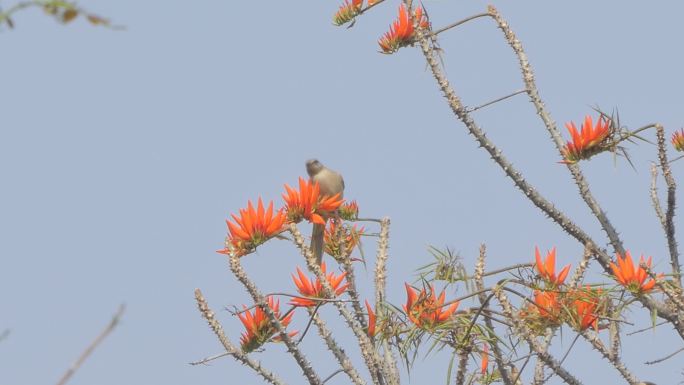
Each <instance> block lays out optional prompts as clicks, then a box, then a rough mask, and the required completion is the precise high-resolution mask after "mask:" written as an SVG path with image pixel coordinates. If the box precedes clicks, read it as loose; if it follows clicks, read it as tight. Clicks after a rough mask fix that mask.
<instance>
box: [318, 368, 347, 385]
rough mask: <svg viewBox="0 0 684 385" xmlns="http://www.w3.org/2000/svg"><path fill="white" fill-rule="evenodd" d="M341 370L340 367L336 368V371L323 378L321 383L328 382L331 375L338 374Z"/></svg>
mask: <svg viewBox="0 0 684 385" xmlns="http://www.w3.org/2000/svg"><path fill="white" fill-rule="evenodd" d="M342 372H343V370H342V369H337V370H336V371H334V372H332V373H331V374H330V375H329V376H328V377H326V378H325V379H323V383H324V384H325V383H326V382H328V380H331V379H332V378H333V377H335V376H336V375H338V374H340V373H342Z"/></svg>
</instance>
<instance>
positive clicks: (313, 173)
mask: <svg viewBox="0 0 684 385" xmlns="http://www.w3.org/2000/svg"><path fill="white" fill-rule="evenodd" d="M306 172H307V174H309V178H310V180H311V183H316V182H318V185H319V187H320V193H321V195H322V196H333V195H335V194H340V198H342V196H343V195H344V179H343V178H342V175H340V173H338V172H336V171H333V170H331V169H329V168H327V167H325V166H324V165H323V163H321V162H319V161H318V159H309V160H307V161H306ZM324 231H325V225H320V224H316V223H314V225H313V229H312V230H311V251H312V253H313V255H314V257H315V258H316V263H318V265H319V266H320V264H321V260H322V259H323V232H324Z"/></svg>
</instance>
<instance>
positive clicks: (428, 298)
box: [403, 283, 459, 329]
mask: <svg viewBox="0 0 684 385" xmlns="http://www.w3.org/2000/svg"><path fill="white" fill-rule="evenodd" d="M404 285H405V286H406V296H407V300H406V304H405V305H403V306H404V311H405V312H406V315H407V316H408V318H409V319H410V320H411V322H413V323H414V324H415V325H416V326H418V327H420V328H424V329H434V328H436V327H439V326H441V325H444V324H445V323H447V322H448V321H449V319H450V318H451V316H452V315H453V314H454V312H455V311H456V309H457V308H458V304H459V302H458V301H457V302H454V303H452V304H451V305H449V307H448V308H446V309H444V306H445V305H444V299H445V293H444V291H442V292H441V293H440V295H439V297H437V296H435V289H434V288H433V287H432V286H430V287H429V288H423V289H422V290H421V291H420V292H418V291H417V290H416V289H414V288H413V287H411V286H410V285H409V284H408V283H405V284H404Z"/></svg>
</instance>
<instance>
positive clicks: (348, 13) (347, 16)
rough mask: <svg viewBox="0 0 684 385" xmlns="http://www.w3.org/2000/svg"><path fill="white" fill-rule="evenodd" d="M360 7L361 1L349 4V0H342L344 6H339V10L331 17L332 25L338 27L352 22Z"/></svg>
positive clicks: (355, 0) (353, 0) (357, 0)
mask: <svg viewBox="0 0 684 385" xmlns="http://www.w3.org/2000/svg"><path fill="white" fill-rule="evenodd" d="M362 6H363V0H352V2H351V4H350V3H349V0H344V4H342V5H341V6H340V9H338V10H337V13H335V16H333V24H335V25H338V26H339V25H342V24H346V23H348V22H350V21H352V20H353V19H354V17H356V15H358V14H359V11H361V7H362Z"/></svg>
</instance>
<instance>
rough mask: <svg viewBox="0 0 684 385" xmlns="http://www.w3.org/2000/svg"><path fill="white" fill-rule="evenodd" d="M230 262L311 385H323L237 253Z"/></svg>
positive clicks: (234, 271)
mask: <svg viewBox="0 0 684 385" xmlns="http://www.w3.org/2000/svg"><path fill="white" fill-rule="evenodd" d="M229 262H230V270H231V271H232V272H233V274H234V275H235V277H236V278H237V279H238V281H240V283H242V285H243V286H244V287H245V289H247V292H249V295H250V296H251V297H252V299H253V300H254V302H255V303H257V304H258V305H259V306H260V307H261V310H263V312H264V313H265V314H266V316H267V317H268V319H269V321H270V322H271V326H273V327H274V328H275V329H276V330H277V331H278V335H279V336H280V338H281V339H282V341H283V342H284V343H285V346H287V350H288V352H290V354H292V357H294V359H295V361H296V362H297V364H298V365H299V367H300V368H302V371H303V372H304V373H303V374H304V376H305V377H306V378H307V380H309V383H310V384H311V385H322V382H321V379H320V377H319V376H318V374H316V372H315V371H314V369H313V367H312V366H311V363H310V362H309V360H307V359H306V357H304V355H303V354H302V352H301V351H300V350H299V348H298V347H297V345H296V344H295V343H294V342H293V341H292V338H290V336H289V335H288V334H287V331H285V328H284V327H283V324H282V323H281V322H280V320H279V319H278V317H276V315H275V313H274V312H273V309H271V307H270V306H268V304H267V303H266V298H265V297H264V296H263V295H261V293H260V292H259V289H258V288H257V287H256V285H255V284H254V282H252V281H251V280H250V279H249V278H248V277H247V273H246V272H245V270H244V269H243V268H242V265H240V257H238V256H236V255H235V253H231V255H230V256H229Z"/></svg>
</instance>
